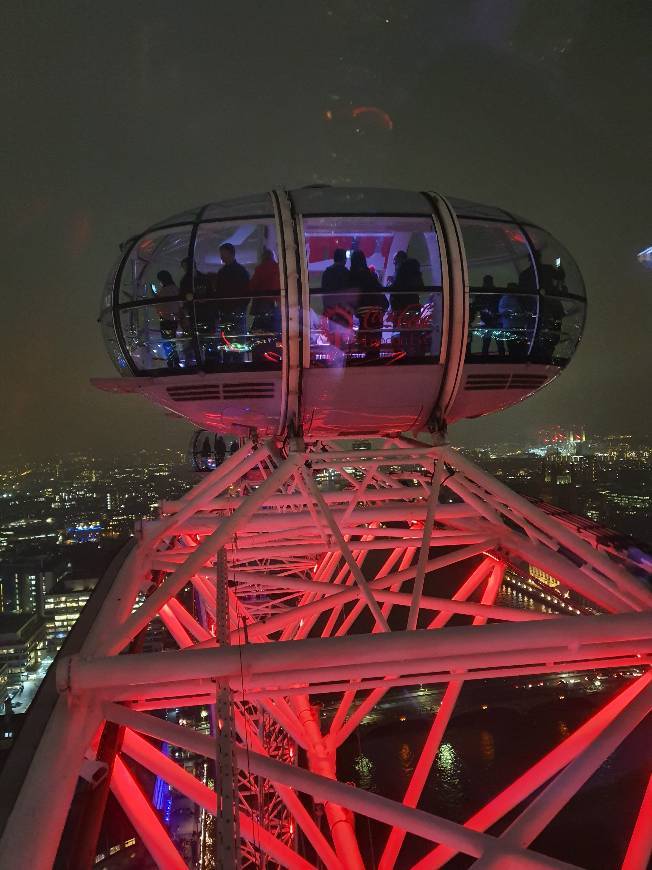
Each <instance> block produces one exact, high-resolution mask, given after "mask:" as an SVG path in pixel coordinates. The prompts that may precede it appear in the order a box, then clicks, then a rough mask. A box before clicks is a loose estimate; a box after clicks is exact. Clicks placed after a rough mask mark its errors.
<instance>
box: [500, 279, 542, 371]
mask: <svg viewBox="0 0 652 870" xmlns="http://www.w3.org/2000/svg"><path fill="white" fill-rule="evenodd" d="M506 290H507V292H506V293H503V295H502V296H501V297H500V301H499V302H498V314H499V316H500V325H501V327H502V330H503V332H504V339H505V344H506V345H507V355H508V356H509V358H510V360H513V361H520V360H524V359H526V357H527V352H528V345H529V339H530V336H531V333H532V331H533V322H532V312H531V311H530V310H529V308H530V306H529V305H528V297H527V295H525V294H522V293H519V288H518V285H517V284H515V283H513V282H511V283H509V284H508V285H507V288H506Z"/></svg>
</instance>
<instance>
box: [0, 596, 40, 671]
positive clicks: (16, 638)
mask: <svg viewBox="0 0 652 870" xmlns="http://www.w3.org/2000/svg"><path fill="white" fill-rule="evenodd" d="M45 635H46V632H45V621H44V619H43V618H42V617H40V616H38V615H37V614H35V613H0V665H6V667H7V672H6V673H7V682H8V684H9V685H11V686H18V685H20V683H21V681H22V677H23V674H24V673H25V672H26V671H35V670H36V669H37V668H38V665H39V663H40V661H41V655H42V652H43V649H44V648H45Z"/></svg>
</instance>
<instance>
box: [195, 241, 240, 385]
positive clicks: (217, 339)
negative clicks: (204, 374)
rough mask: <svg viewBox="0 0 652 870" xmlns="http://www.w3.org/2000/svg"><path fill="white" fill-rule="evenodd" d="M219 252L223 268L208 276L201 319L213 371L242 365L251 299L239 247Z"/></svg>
mask: <svg viewBox="0 0 652 870" xmlns="http://www.w3.org/2000/svg"><path fill="white" fill-rule="evenodd" d="M219 250H220V258H221V260H222V264H223V265H222V267H221V268H220V270H219V271H218V272H217V273H216V274H214V275H212V276H206V286H205V289H203V290H201V291H200V296H201V297H202V302H201V303H200V305H199V306H198V310H199V312H200V313H198V316H197V320H198V327H200V328H201V332H202V333H204V334H206V336H207V337H206V338H205V339H204V348H205V357H206V360H205V361H206V364H207V366H208V367H209V368H214V367H216V366H219V365H221V364H223V363H238V362H241V361H242V359H243V354H242V345H243V341H244V339H245V337H246V311H247V306H248V305H249V298H250V297H249V272H247V270H246V269H245V267H244V266H242V265H241V264H240V263H238V261H237V259H236V252H235V247H234V246H233V245H232V244H231V243H230V242H224V243H223V244H222V245H220V249H219ZM195 289H196V290H197V288H195Z"/></svg>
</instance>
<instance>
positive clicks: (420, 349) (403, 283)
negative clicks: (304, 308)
mask: <svg viewBox="0 0 652 870" xmlns="http://www.w3.org/2000/svg"><path fill="white" fill-rule="evenodd" d="M304 228H305V239H306V262H307V268H308V278H309V285H310V313H309V319H310V320H309V323H310V345H311V365H314V366H328V367H344V366H355V365H371V364H385V365H388V364H397V363H423V362H433V361H436V360H437V359H438V358H439V352H440V346H441V325H442V296H441V263H440V259H439V247H438V244H437V238H436V235H435V232H434V229H433V226H432V222H431V221H430V220H428V219H427V218H417V217H415V218H402V217H384V218H377V217H376V218H361V217H358V218H344V217H320V218H306V219H305V222H304Z"/></svg>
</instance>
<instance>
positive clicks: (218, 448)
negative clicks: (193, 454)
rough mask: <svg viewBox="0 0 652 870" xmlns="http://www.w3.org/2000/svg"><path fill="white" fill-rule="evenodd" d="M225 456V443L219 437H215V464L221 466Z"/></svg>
mask: <svg viewBox="0 0 652 870" xmlns="http://www.w3.org/2000/svg"><path fill="white" fill-rule="evenodd" d="M225 456H226V441H225V440H224V438H222V436H221V435H216V436H215V464H216V465H221V464H222V463H223V462H224V458H225Z"/></svg>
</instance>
